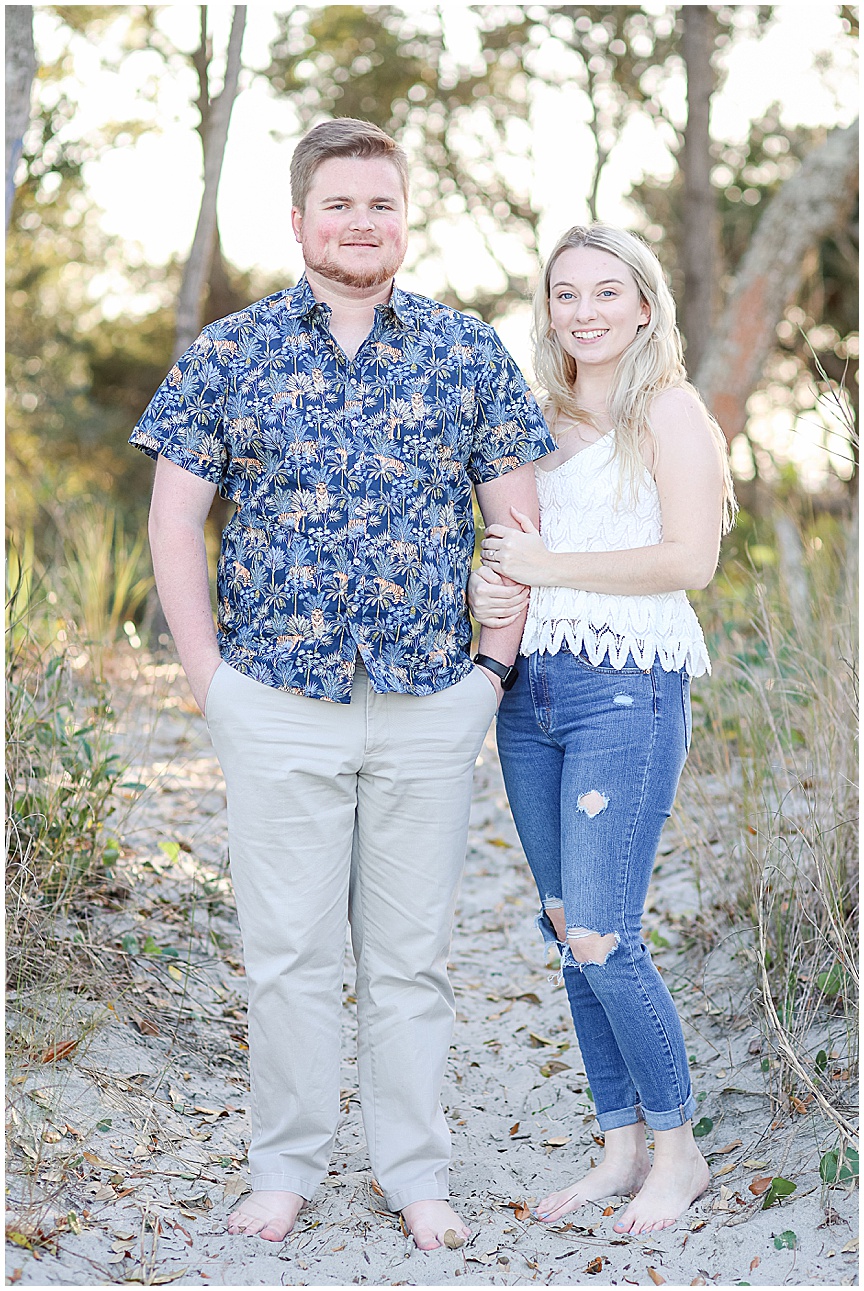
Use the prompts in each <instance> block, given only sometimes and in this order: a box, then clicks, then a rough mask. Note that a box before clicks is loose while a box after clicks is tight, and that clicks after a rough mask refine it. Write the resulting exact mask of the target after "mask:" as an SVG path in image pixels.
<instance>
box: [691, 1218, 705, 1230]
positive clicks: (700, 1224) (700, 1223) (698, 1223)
mask: <svg viewBox="0 0 864 1291" xmlns="http://www.w3.org/2000/svg"><path fill="white" fill-rule="evenodd" d="M704 1227H705V1220H704V1219H694V1220H693V1223H692V1224H691V1225H690V1232H691V1233H698V1232H699V1229H700V1228H704Z"/></svg>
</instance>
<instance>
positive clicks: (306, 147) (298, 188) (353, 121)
mask: <svg viewBox="0 0 864 1291" xmlns="http://www.w3.org/2000/svg"><path fill="white" fill-rule="evenodd" d="M331 157H385V158H386V159H387V161H392V163H393V165H394V166H395V167H396V169H397V171H398V172H399V179H400V182H401V184H402V193H403V195H404V197H405V201H406V202H407V201H408V158H407V157H406V156H405V153H404V151H403V149H402V148H400V146H399V144H398V143H397V142H396V140H395V139H391V138H390V136H389V134H386V133H385V131H383V130H382V129H381V127H380V126H376V125H374V124H373V122H371V121H359V120H358V119H357V118H356V117H337V118H336V120H335V121H322V122H321V124H320V125H317V126H315V127H314V128H313V129H312V130H310V131H309V132H308V133H307V134H304V136H303V138H302V139H301V140H300V142H299V143H298V144H297V147H296V148H295V149H294V153H293V156H292V157H291V205H292V206H294V207H296V209H297V210H298V211H300V212H302V211H303V210H304V209H305V207H306V198H307V197H308V195H309V189H310V188H311V187H312V180H313V179H314V178H315V172H316V170H317V169H318V167H319V166H320V165H321V164H322V162H325V161H329V159H330V158H331Z"/></svg>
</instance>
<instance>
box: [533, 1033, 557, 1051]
mask: <svg viewBox="0 0 864 1291" xmlns="http://www.w3.org/2000/svg"><path fill="white" fill-rule="evenodd" d="M528 1039H529V1040H530V1041H531V1047H532V1048H533V1049H542V1047H543V1045H544V1044H551V1045H554V1044H555V1041H554V1040H550V1039H549V1037H548V1036H545V1035H537V1033H536V1032H535V1031H529V1032H528Z"/></svg>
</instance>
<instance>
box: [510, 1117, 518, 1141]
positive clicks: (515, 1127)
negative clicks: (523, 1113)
mask: <svg viewBox="0 0 864 1291" xmlns="http://www.w3.org/2000/svg"><path fill="white" fill-rule="evenodd" d="M518 1133H519V1122H518V1121H517V1122H516V1124H515V1125H511V1126H510V1137H511V1138H512V1137H513V1135H514V1134H518Z"/></svg>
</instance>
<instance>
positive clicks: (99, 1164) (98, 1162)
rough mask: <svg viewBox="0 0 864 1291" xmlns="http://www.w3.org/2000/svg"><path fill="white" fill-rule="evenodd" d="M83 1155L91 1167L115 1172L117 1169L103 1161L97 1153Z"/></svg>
mask: <svg viewBox="0 0 864 1291" xmlns="http://www.w3.org/2000/svg"><path fill="white" fill-rule="evenodd" d="M81 1155H82V1156H83V1158H84V1160H85V1161H89V1162H90V1164H91V1165H95V1166H96V1168H97V1169H98V1170H114V1169H115V1168H116V1167H115V1166H113V1165H112V1164H111V1162H110V1161H103V1160H102V1158H101V1157H99V1156H97V1155H96V1153H95V1152H82V1153H81Z"/></svg>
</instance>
